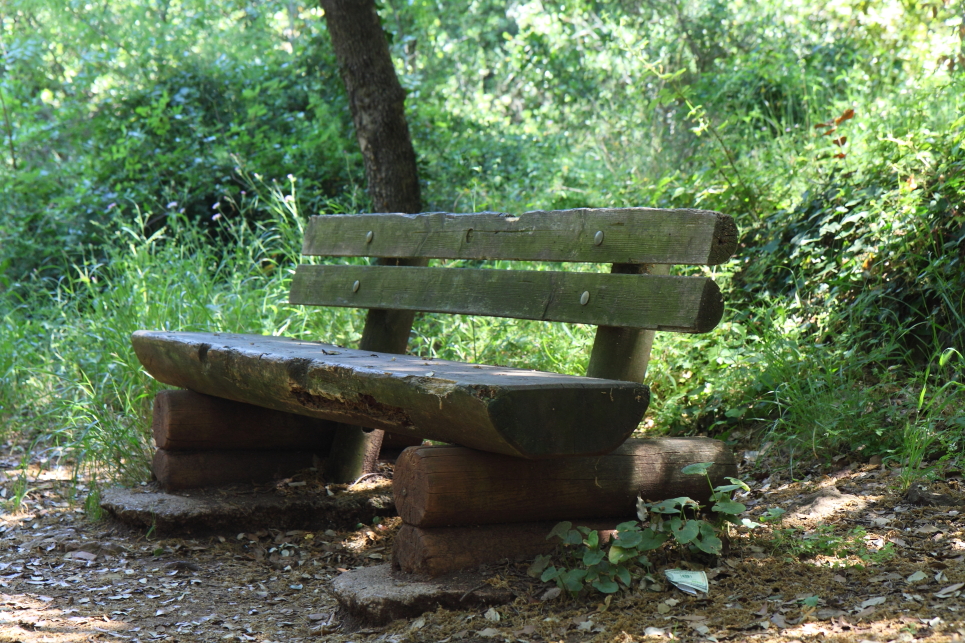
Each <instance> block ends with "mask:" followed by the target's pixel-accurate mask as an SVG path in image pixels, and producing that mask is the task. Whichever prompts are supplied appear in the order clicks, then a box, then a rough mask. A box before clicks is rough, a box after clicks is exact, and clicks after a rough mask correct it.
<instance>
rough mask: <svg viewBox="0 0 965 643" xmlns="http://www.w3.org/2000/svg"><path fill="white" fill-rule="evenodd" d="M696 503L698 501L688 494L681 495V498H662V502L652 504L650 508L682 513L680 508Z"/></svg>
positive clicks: (659, 511) (666, 512)
mask: <svg viewBox="0 0 965 643" xmlns="http://www.w3.org/2000/svg"><path fill="white" fill-rule="evenodd" d="M696 504H697V503H696V502H694V501H693V500H691V499H690V498H688V497H687V496H681V497H679V498H668V499H666V500H662V501H661V502H658V503H656V504H654V505H651V506H650V510H651V511H655V512H657V513H662V514H676V513H680V510H681V509H682V508H684V507H686V506H687V505H696Z"/></svg>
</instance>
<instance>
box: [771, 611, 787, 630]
mask: <svg viewBox="0 0 965 643" xmlns="http://www.w3.org/2000/svg"><path fill="white" fill-rule="evenodd" d="M771 623H773V624H774V625H776V626H778V627H779V628H781V629H782V630H786V629H787V621H785V620H784V615H783V614H775V615H774V616H772V617H771Z"/></svg>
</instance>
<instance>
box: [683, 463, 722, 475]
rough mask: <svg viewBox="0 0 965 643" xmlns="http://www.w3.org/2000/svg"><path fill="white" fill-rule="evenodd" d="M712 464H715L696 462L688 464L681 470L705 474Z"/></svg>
mask: <svg viewBox="0 0 965 643" xmlns="http://www.w3.org/2000/svg"><path fill="white" fill-rule="evenodd" d="M712 466H714V463H713V462H696V463H694V464H688V465H687V466H686V467H684V468H683V469H681V470H680V471H681V472H682V473H686V474H687V475H698V476H705V475H707V472H708V471H710V468H711V467H712Z"/></svg>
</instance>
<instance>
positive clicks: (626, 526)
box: [617, 520, 640, 532]
mask: <svg viewBox="0 0 965 643" xmlns="http://www.w3.org/2000/svg"><path fill="white" fill-rule="evenodd" d="M617 531H618V532H623V531H640V523H638V522H637V521H636V520H628V521H627V522H621V523H620V524H619V525H617Z"/></svg>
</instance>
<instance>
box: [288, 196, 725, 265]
mask: <svg viewBox="0 0 965 643" xmlns="http://www.w3.org/2000/svg"><path fill="white" fill-rule="evenodd" d="M369 232H371V233H372V235H371V240H369V234H368V233H369ZM598 233H602V238H601V236H598ZM736 249H737V227H736V226H735V225H734V221H733V219H732V218H731V217H729V216H727V215H723V214H719V213H717V212H711V211H708V210H658V209H652V208H614V209H588V208H587V209H578V210H560V211H535V212H526V213H524V214H521V215H519V216H512V215H508V214H504V213H496V212H483V213H478V214H448V213H445V212H433V213H425V214H365V215H325V216H315V217H312V218H311V220H310V222H309V226H308V230H307V231H306V234H305V241H304V245H303V248H302V253H303V254H306V255H322V256H340V257H429V258H438V259H516V260H531V261H577V262H591V263H678V264H691V265H705V264H710V265H715V264H720V263H723V262H724V261H727V259H729V258H730V256H731V255H732V254H733V253H734V251H735V250H736Z"/></svg>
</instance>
